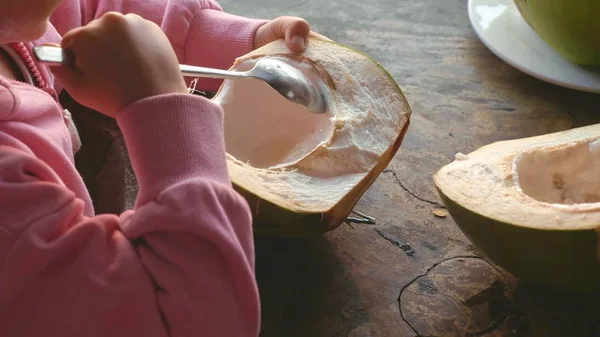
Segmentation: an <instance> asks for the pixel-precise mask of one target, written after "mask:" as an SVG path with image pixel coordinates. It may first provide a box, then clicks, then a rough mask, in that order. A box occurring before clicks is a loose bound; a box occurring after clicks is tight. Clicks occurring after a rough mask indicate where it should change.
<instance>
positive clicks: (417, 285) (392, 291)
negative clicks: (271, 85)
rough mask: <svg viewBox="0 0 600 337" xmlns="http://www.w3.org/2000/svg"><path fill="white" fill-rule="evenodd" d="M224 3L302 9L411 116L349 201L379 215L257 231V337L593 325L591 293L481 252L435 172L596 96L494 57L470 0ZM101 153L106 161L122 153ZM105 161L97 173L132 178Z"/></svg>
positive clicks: (599, 322) (250, 8)
mask: <svg viewBox="0 0 600 337" xmlns="http://www.w3.org/2000/svg"><path fill="white" fill-rule="evenodd" d="M220 3H221V4H222V5H223V7H224V8H225V10H226V11H229V12H232V13H236V14H241V15H245V16H251V17H257V18H266V19H270V18H274V17H276V16H279V15H297V16H301V17H304V18H306V19H307V20H308V21H309V23H310V24H311V25H312V27H313V29H314V30H316V31H318V32H320V33H322V34H324V35H326V36H328V37H330V38H332V39H333V40H336V41H339V42H342V43H345V44H347V45H350V46H353V47H355V48H358V49H360V50H362V51H364V52H366V53H367V54H369V55H371V56H372V57H374V58H375V59H376V60H378V61H379V62H380V63H381V64H382V65H383V66H384V67H385V68H386V69H387V70H388V71H389V72H390V73H391V74H392V76H393V77H394V78H395V79H396V81H397V82H398V83H399V85H400V86H401V87H402V89H403V90H404V93H405V94H406V96H407V98H408V101H409V103H410V104H411V107H412V109H413V113H414V114H413V116H412V122H411V126H410V129H409V131H408V133H407V135H406V138H405V141H404V143H403V145H402V147H401V148H400V151H399V153H398V154H397V156H396V157H395V158H394V160H393V161H392V163H391V164H390V165H389V167H388V168H387V170H386V171H385V172H384V173H383V174H382V175H381V176H380V177H379V178H378V180H377V181H376V182H375V183H374V185H373V186H372V187H371V188H370V189H369V190H368V192H367V193H366V194H365V195H364V197H363V198H362V200H361V201H360V203H359V204H358V206H357V208H356V209H357V210H359V211H361V212H363V213H365V214H368V215H370V216H373V217H375V218H376V223H375V224H374V225H369V224H360V223H351V222H349V223H347V224H345V225H343V226H342V227H340V228H339V229H337V230H335V231H333V232H331V233H328V234H327V235H325V236H322V237H317V238H312V239H302V240H282V239H258V240H257V278H258V282H259V286H260V291H261V299H262V308H263V311H262V315H263V316H262V319H263V328H262V329H263V331H262V336H264V337H275V336H277V337H279V336H286V337H305V336H312V337H319V336H323V337H325V336H327V337H332V336H349V337H368V336H371V337H375V336H377V337H383V336H400V337H402V336H527V337H529V336H544V337H554V336H561V337H562V336H573V337H583V336H600V296H598V295H593V294H573V293H563V292H557V291H552V290H547V289H543V288H541V287H539V286H534V285H528V284H523V283H520V282H518V280H515V279H514V277H512V276H511V275H509V274H507V273H505V272H504V271H502V270H501V269H500V268H498V267H497V266H494V265H493V264H490V263H489V262H487V261H486V260H485V259H484V258H482V257H481V254H480V252H478V250H477V249H476V248H475V247H473V245H472V244H471V243H470V242H469V241H468V240H467V239H466V238H465V236H464V235H463V234H462V233H461V232H460V231H459V230H458V228H457V227H456V225H455V224H454V223H453V221H452V218H451V217H449V216H445V214H444V212H443V208H444V207H443V205H441V201H440V199H439V197H438V195H437V194H436V192H435V190H434V186H433V181H432V175H433V173H434V172H435V171H436V170H437V169H439V168H440V167H441V166H443V165H445V164H446V163H448V162H450V161H451V160H453V158H454V155H455V153H457V152H463V153H467V152H470V151H472V150H475V149H476V148H478V147H480V146H483V145H485V144H488V143H490V142H494V141H497V140H504V139H512V138H520V137H526V136H533V135H540V134H545V133H549V132H554V131H559V130H565V129H568V128H572V127H576V126H582V125H587V124H591V123H598V122H600V109H599V107H600V96H597V95H592V94H586V93H582V92H576V91H572V90H568V89H564V88H560V87H557V86H554V85H551V84H548V83H545V82H541V81H539V80H536V79H534V78H532V77H529V76H528V75H525V74H523V73H521V72H519V71H517V70H515V69H514V68H511V67H510V66H508V65H507V64H506V63H504V62H502V61H501V60H500V59H498V58H497V57H496V56H494V55H493V54H492V53H491V52H490V51H489V50H488V49H487V48H486V47H484V46H483V44H482V43H481V42H480V41H479V40H478V39H477V37H476V36H475V34H474V32H473V30H472V29H471V26H470V24H469V22H468V18H467V1H466V0H460V1H459V0H443V1H440V0H419V1H417V0H394V1H392V0H373V1H359V0H345V1H317V0H312V1H311V0H305V1H294V2H292V1H281V0H255V1H249V0H235V1H234V0H222V1H221V2H220ZM80 118H81V117H80ZM81 124H82V125H85V124H86V123H85V121H81ZM96 125H97V124H96ZM107 129H110V127H107ZM92 134H93V132H89V135H88V136H87V137H88V138H87V142H88V144H89V143H90V142H92V141H94V136H92ZM108 134H111V132H107V133H105V134H104V136H102V137H105V138H104V139H105V140H104V141H103V142H106V139H112V140H114V141H115V142H116V143H113V145H112V146H113V147H115V148H119V146H120V144H121V143H119V142H120V140H119V139H120V138H119V136H118V133H117V134H113V135H112V136H110V135H108ZM115 135H116V136H115ZM85 142H86V140H84V144H85ZM97 142H98V143H102V142H101V141H99V140H97ZM115 144H116V145H115ZM109 147H110V145H107V146H105V150H106V149H108V148H109ZM111 153H112V152H111ZM110 155H111V156H112V158H113V159H111V160H109V162H111V161H112V162H113V163H114V162H118V161H122V160H126V156H124V155H122V154H114V153H113V154H110ZM86 158H87V159H86ZM86 161H87V162H89V161H93V156H90V155H87V157H86V154H85V151H84V153H83V154H80V155H79V165H80V167H81V169H82V171H84V172H87V175H86V176H87V177H92V178H88V181H90V184H92V185H93V184H96V185H97V181H98V180H94V179H97V178H95V177H97V174H98V173H99V169H98V166H97V165H96V166H93V165H85V164H82V163H84V162H86ZM111 165H114V164H107V165H105V167H104V168H102V170H103V172H111V174H113V175H114V174H117V175H118V174H120V175H121V178H120V179H122V180H123V181H125V180H127V179H129V181H130V182H131V176H130V175H128V174H127V173H126V172H121V173H119V172H116V173H115V172H112V171H111ZM94 167H95V168H94ZM86 170H87V171H86ZM113 171H114V170H113ZM117 171H118V170H117ZM100 173H101V172H100ZM105 174H108V173H105ZM94 181H95V182H94ZM133 190H134V189H133ZM94 193H95V196H96V197H95V198H96V200H102V199H106V198H110V197H111V196H112V195H114V194H115V193H120V194H121V195H128V197H125V198H122V200H121V201H123V200H124V201H123V202H122V205H123V207H120V208H124V207H127V205H130V201H131V200H132V198H133V197H134V195H135V193H134V191H133V192H132V189H131V188H129V187H126V188H121V189H119V188H113V189H112V190H106V189H105V190H101V189H99V188H96V189H95V190H94ZM127 193H129V194H127ZM128 200H129V201H128ZM97 202H99V203H100V204H101V201H97ZM104 209H106V210H109V211H119V210H120V209H116V208H114V207H113V208H110V207H108V206H106V207H105V208H104ZM549 249H551V247H549ZM574 263H576V262H574Z"/></svg>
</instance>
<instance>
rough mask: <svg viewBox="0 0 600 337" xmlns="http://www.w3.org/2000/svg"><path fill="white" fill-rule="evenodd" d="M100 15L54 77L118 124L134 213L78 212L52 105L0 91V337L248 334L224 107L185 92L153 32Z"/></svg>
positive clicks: (248, 243) (240, 209)
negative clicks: (133, 183) (132, 180)
mask: <svg viewBox="0 0 600 337" xmlns="http://www.w3.org/2000/svg"><path fill="white" fill-rule="evenodd" d="M102 20H103V21H101V22H100V25H99V26H96V27H95V28H93V29H92V28H88V29H85V30H80V31H78V32H74V33H73V34H71V35H70V37H65V41H64V42H66V43H69V46H65V45H63V47H70V50H72V51H74V52H75V55H76V59H77V60H78V62H79V63H78V68H79V70H81V73H79V72H78V71H70V70H66V69H56V71H57V75H58V77H59V78H60V79H61V80H62V82H63V83H65V84H66V87H67V89H68V90H70V92H72V93H73V94H74V97H75V98H76V99H79V100H81V101H83V102H84V103H89V105H91V107H92V108H95V109H97V110H98V111H102V112H103V113H106V114H108V115H111V116H116V118H117V121H118V122H119V125H120V127H121V129H122V130H123V134H124V136H125V140H126V142H127V145H128V149H129V153H130V156H131V161H132V164H133V167H134V170H135V172H136V176H137V178H138V182H139V186H140V190H139V196H138V200H137V202H136V207H135V211H129V212H126V213H125V214H123V215H121V216H120V217H117V216H114V215H99V216H95V217H92V218H90V217H85V216H83V215H82V209H83V202H82V200H81V199H78V198H77V197H76V195H75V194H74V193H73V192H72V191H71V190H70V189H69V188H67V185H68V182H69V181H71V180H74V179H75V177H76V176H75V173H74V172H73V171H68V172H70V173H65V172H67V171H65V167H72V163H71V162H70V161H69V158H68V157H69V156H68V155H67V154H66V153H67V152H68V151H66V150H63V149H62V148H63V147H64V148H66V147H67V146H68V141H67V139H68V133H67V129H66V127H65V126H64V123H63V121H62V116H61V113H60V111H59V109H58V106H56V104H54V102H53V101H52V99H51V98H50V97H49V96H48V95H44V94H43V93H42V92H41V91H39V90H22V91H19V93H17V92H16V91H14V90H13V89H9V88H10V86H8V85H4V86H0V103H2V105H1V106H2V107H4V108H5V109H4V110H2V111H0V119H1V120H2V121H1V122H0V263H1V265H0V266H1V268H0V336H65V337H69V336H117V337H118V336H124V337H125V336H127V337H130V336H144V337H146V336H165V337H166V336H171V337H175V336H198V335H202V336H256V335H257V334H258V329H259V314H260V312H259V299H258V291H257V287H256V283H255V280H254V251H253V242H252V240H253V238H252V229H251V216H250V213H249V209H248V206H247V204H246V202H245V200H243V198H242V197H240V196H239V195H238V194H237V193H235V192H234V190H233V189H232V188H231V185H230V182H229V177H228V175H227V168H226V161H225V153H224V142H223V134H222V110H221V109H220V108H219V107H218V106H217V105H215V104H213V103H211V102H210V101H208V100H206V99H204V98H201V97H198V96H194V95H189V94H187V93H185V91H186V88H185V83H184V82H183V81H182V80H181V77H180V76H179V75H178V71H177V69H176V57H175V56H174V55H171V53H170V51H169V48H165V45H167V46H168V42H167V41H166V38H164V40H162V39H161V34H160V29H159V28H158V27H156V30H154V31H153V26H151V25H145V24H144V23H143V21H141V20H138V19H136V18H128V19H127V20H124V19H122V18H119V17H118V16H112V17H109V18H106V19H102ZM90 32H92V33H91V34H89V33H90ZM132 46H134V47H132ZM110 47H114V48H113V49H110ZM98 50H107V52H106V53H98ZM142 50H151V55H145V54H144V55H141V56H140V54H139V52H140V51H142ZM98 54H101V55H98ZM132 56H140V57H137V58H136V59H132ZM157 72H160V73H161V79H162V80H163V81H162V82H161V83H158V82H156V81H148V82H143V81H142V82H139V83H137V82H136V81H138V80H139V77H138V76H131V75H133V74H135V73H138V75H143V74H146V73H148V76H150V78H154V77H156V75H157V74H156V73H157ZM150 73H154V76H152V74H150ZM10 100H14V101H10ZM19 100H20V101H19ZM34 102H35V103H34ZM61 144H62V146H61Z"/></svg>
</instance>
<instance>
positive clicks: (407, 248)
mask: <svg viewBox="0 0 600 337" xmlns="http://www.w3.org/2000/svg"><path fill="white" fill-rule="evenodd" d="M375 232H377V234H379V236H381V237H382V238H384V239H386V240H387V241H389V242H391V243H392V244H393V245H394V246H396V247H398V248H400V249H402V251H403V252H404V254H406V256H408V257H413V258H414V257H415V254H416V252H415V251H414V250H413V249H412V247H411V246H410V244H409V243H401V242H400V241H398V240H396V239H394V238H390V237H389V236H387V235H385V233H383V232H382V231H381V230H379V229H377V228H375Z"/></svg>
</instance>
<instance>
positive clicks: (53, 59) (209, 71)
mask: <svg viewBox="0 0 600 337" xmlns="http://www.w3.org/2000/svg"><path fill="white" fill-rule="evenodd" d="M33 54H34V55H35V57H36V59H37V60H38V61H39V62H40V63H42V64H46V65H59V64H64V63H66V62H67V61H70V60H68V57H67V55H66V54H65V53H64V52H63V50H62V49H61V48H59V47H53V46H36V47H33ZM179 69H180V70H181V73H182V75H183V76H187V77H207V78H221V79H237V78H247V77H248V75H247V73H245V72H237V71H228V70H221V69H214V68H205V67H197V66H190V65H186V64H180V65H179Z"/></svg>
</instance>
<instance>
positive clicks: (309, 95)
mask: <svg viewBox="0 0 600 337" xmlns="http://www.w3.org/2000/svg"><path fill="white" fill-rule="evenodd" d="M33 52H34V54H35V57H36V58H37V59H38V61H40V63H43V64H48V65H56V64H64V63H66V62H67V61H68V57H67V55H66V54H65V53H63V50H62V49H61V48H59V47H53V46H38V47H34V48H33ZM179 68H180V69H181V72H182V74H183V76H189V77H208V78H220V79H232V80H235V79H248V78H255V79H259V80H262V81H265V82H266V83H267V84H268V85H270V86H271V87H272V88H273V89H275V90H276V91H277V92H279V94H281V95H282V96H283V97H285V98H286V99H288V100H289V101H291V102H294V103H296V104H298V105H300V106H301V107H303V108H305V109H306V110H308V111H310V112H312V113H316V114H322V113H325V112H326V111H327V106H326V104H325V97H324V95H323V92H322V91H321V88H319V87H318V85H317V84H315V83H313V82H312V81H311V80H310V78H309V76H306V75H305V74H303V73H302V72H301V71H300V70H299V69H298V68H296V67H294V66H292V65H290V64H288V63H286V62H284V61H282V60H280V59H277V58H269V57H263V58H260V59H258V61H257V62H256V64H255V65H254V67H253V68H252V69H250V70H248V71H228V70H221V69H213V68H205V67H196V66H190V65H185V64H182V65H179Z"/></svg>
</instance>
